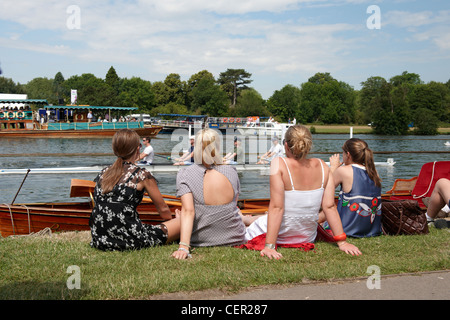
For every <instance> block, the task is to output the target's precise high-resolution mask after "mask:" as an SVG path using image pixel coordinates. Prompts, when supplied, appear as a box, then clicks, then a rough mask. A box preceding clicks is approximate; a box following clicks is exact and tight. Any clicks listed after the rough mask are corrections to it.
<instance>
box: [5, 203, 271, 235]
mask: <svg viewBox="0 0 450 320" xmlns="http://www.w3.org/2000/svg"><path fill="white" fill-rule="evenodd" d="M166 197H169V196H166ZM166 203H167V205H168V206H169V209H170V211H171V212H172V215H173V217H175V210H176V209H179V208H181V202H180V200H179V199H178V198H176V197H171V198H170V199H167V200H166ZM239 207H240V208H241V211H242V213H243V214H263V213H265V212H266V211H267V209H268V207H269V199H247V200H241V201H239ZM137 211H138V213H139V217H140V219H141V220H142V222H143V223H146V224H153V225H155V224H159V223H161V222H163V221H164V220H163V219H162V218H161V216H160V215H159V214H158V211H157V209H156V207H155V205H154V204H153V202H152V201H151V199H149V198H144V200H143V202H142V203H141V204H140V205H139V206H138V208H137ZM91 212H92V202H90V201H84V202H65V203H29V204H16V205H8V204H1V205H0V235H1V237H8V236H12V235H26V234H30V233H36V232H39V231H41V230H43V229H45V228H50V229H51V230H52V231H53V232H65V231H86V230H90V229H89V218H90V216H91Z"/></svg>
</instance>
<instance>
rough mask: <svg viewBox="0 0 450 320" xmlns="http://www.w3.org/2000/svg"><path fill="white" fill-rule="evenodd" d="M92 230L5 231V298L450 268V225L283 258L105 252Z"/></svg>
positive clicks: (228, 251)
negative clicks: (95, 245)
mask: <svg viewBox="0 0 450 320" xmlns="http://www.w3.org/2000/svg"><path fill="white" fill-rule="evenodd" d="M88 235H89V234H88V233H69V234H60V235H55V234H54V235H52V237H36V238H31V237H20V238H2V239H0V299H2V300H3V299H22V300H24V299H25V300H27V299H46V300H60V299H69V300H70V299H75V300H79V299H87V300H92V299H151V298H152V296H154V295H159V294H164V293H172V292H192V291H199V290H200V291H201V290H208V289H216V290H217V289H218V290H221V291H224V292H230V293H231V292H237V291H239V290H240V289H243V288H249V287H256V286H260V285H271V284H294V283H301V282H305V281H315V280H333V279H343V278H354V277H367V276H368V274H367V268H368V267H369V266H372V265H376V266H378V267H379V268H380V270H381V274H382V275H388V274H398V273H410V272H422V271H433V270H445V269H450V254H449V253H450V250H449V247H450V232H449V231H448V229H447V230H437V229H434V228H431V230H430V234H428V235H425V236H396V237H389V236H381V237H376V238H369V239H352V240H351V242H352V243H354V244H356V245H357V246H358V247H359V248H360V249H361V250H362V252H363V255H362V256H348V255H346V254H344V253H342V252H340V251H338V249H337V248H336V247H335V246H334V245H332V244H328V243H322V242H319V243H317V244H316V248H315V250H314V251H310V252H300V251H298V250H296V249H283V248H282V249H279V250H280V252H282V254H283V256H284V258H283V259H281V260H278V261H276V260H268V259H265V258H261V257H260V256H259V252H257V251H249V250H245V249H237V248H229V247H215V248H198V249H195V250H194V252H193V258H192V259H190V260H186V261H179V260H175V259H173V258H171V257H170V255H171V253H172V252H173V251H174V250H176V248H177V245H168V246H162V247H157V248H149V249H144V250H139V251H132V252H102V251H98V250H96V249H92V248H91V247H90V246H89V239H88V238H89V237H88ZM69 266H77V267H79V275H80V277H79V280H80V289H73V290H69V289H68V286H67V283H68V281H69V282H70V283H72V284H73V283H74V282H73V281H72V280H73V279H74V278H73V277H72V276H75V275H76V274H77V273H76V272H75V273H73V270H72V271H71V270H70V269H69V270H68V268H69ZM68 271H69V272H68ZM204 298H205V299H207V298H210V296H208V295H206V294H205V297H204Z"/></svg>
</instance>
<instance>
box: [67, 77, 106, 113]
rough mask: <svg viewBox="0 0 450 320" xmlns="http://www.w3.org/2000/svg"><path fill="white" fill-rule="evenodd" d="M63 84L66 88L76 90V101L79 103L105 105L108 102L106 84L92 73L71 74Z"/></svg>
mask: <svg viewBox="0 0 450 320" xmlns="http://www.w3.org/2000/svg"><path fill="white" fill-rule="evenodd" d="M64 85H65V86H66V87H67V89H68V90H70V89H76V90H77V94H78V101H77V102H78V104H80V105H81V104H85V105H92V106H106V105H108V102H110V95H109V90H108V89H109V88H108V86H107V84H106V83H105V81H103V79H100V78H97V77H96V76H95V75H93V74H92V73H83V74H82V75H81V76H78V75H76V76H72V77H70V78H69V79H67V80H66V81H65V82H64ZM68 98H69V97H68ZM69 101H70V98H69Z"/></svg>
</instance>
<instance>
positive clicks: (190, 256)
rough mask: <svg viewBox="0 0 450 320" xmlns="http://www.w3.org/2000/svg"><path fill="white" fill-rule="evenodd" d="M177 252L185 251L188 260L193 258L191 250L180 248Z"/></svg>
mask: <svg viewBox="0 0 450 320" xmlns="http://www.w3.org/2000/svg"><path fill="white" fill-rule="evenodd" d="M177 251H184V252H186V253H187V257H188V258H192V255H191V254H190V253H189V250H187V249H185V248H178V250H177Z"/></svg>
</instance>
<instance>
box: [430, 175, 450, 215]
mask: <svg viewBox="0 0 450 320" xmlns="http://www.w3.org/2000/svg"><path fill="white" fill-rule="evenodd" d="M449 201H450V180H448V179H445V178H442V179H439V180H438V181H437V182H436V185H435V186H434V190H433V193H432V194H431V197H430V200H429V203H428V209H427V216H428V217H429V218H431V219H434V218H435V217H436V216H437V214H438V212H439V211H440V210H441V209H442V208H443V207H444V206H445V205H446V204H449V206H450V203H449Z"/></svg>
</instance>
